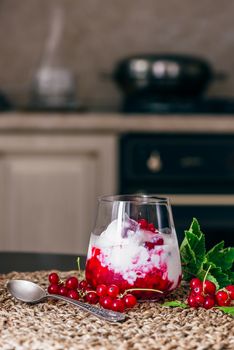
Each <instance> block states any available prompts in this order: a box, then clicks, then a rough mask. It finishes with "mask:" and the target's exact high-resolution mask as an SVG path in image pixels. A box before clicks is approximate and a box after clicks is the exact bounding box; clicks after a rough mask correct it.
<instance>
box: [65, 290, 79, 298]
mask: <svg viewBox="0 0 234 350" xmlns="http://www.w3.org/2000/svg"><path fill="white" fill-rule="evenodd" d="M67 297H68V298H71V299H75V300H78V299H79V298H80V296H79V293H78V292H77V290H74V289H70V290H68V292H67Z"/></svg>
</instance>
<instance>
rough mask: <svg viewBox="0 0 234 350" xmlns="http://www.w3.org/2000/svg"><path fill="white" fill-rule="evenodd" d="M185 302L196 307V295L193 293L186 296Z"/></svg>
mask: <svg viewBox="0 0 234 350" xmlns="http://www.w3.org/2000/svg"><path fill="white" fill-rule="evenodd" d="M187 302H188V305H189V306H190V307H198V305H197V301H196V297H195V296H194V295H193V294H190V295H189V296H188V299H187Z"/></svg>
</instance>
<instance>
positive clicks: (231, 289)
mask: <svg viewBox="0 0 234 350" xmlns="http://www.w3.org/2000/svg"><path fill="white" fill-rule="evenodd" d="M225 289H226V290H227V291H228V294H229V298H230V299H231V300H234V285H232V284H230V285H229V286H227V287H225Z"/></svg>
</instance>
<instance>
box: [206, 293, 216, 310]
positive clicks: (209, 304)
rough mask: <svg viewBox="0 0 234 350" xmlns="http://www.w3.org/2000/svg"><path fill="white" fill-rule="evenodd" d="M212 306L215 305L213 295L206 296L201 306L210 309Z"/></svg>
mask: <svg viewBox="0 0 234 350" xmlns="http://www.w3.org/2000/svg"><path fill="white" fill-rule="evenodd" d="M214 306H215V299H214V297H212V296H206V297H205V300H204V303H203V307H204V308H205V309H207V310H208V309H211V308H212V307H214Z"/></svg>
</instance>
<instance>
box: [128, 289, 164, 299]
mask: <svg viewBox="0 0 234 350" xmlns="http://www.w3.org/2000/svg"><path fill="white" fill-rule="evenodd" d="M135 291H143V292H155V293H162V294H163V292H162V291H161V290H158V289H151V288H130V289H126V290H125V291H124V292H123V294H122V297H123V296H124V295H125V294H127V293H128V292H135Z"/></svg>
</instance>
